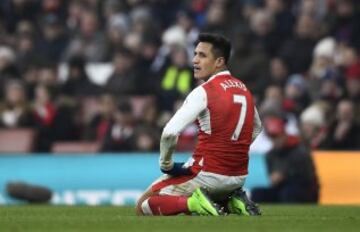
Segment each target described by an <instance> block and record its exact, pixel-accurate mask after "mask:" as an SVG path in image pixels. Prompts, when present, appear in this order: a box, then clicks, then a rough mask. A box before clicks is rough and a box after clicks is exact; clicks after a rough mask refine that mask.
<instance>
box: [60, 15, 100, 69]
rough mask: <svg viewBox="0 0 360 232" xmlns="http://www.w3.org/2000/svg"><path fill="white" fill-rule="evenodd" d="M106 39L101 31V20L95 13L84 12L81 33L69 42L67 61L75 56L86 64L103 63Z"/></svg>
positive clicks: (81, 20)
mask: <svg viewBox="0 0 360 232" xmlns="http://www.w3.org/2000/svg"><path fill="white" fill-rule="evenodd" d="M106 44H107V43H106V39H105V36H104V34H103V33H101V32H100V30H99V19H98V18H97V15H96V13H95V12H93V11H84V12H83V13H82V14H81V18H80V31H79V33H78V34H77V35H75V37H74V38H73V39H72V40H71V41H70V42H69V44H68V47H67V49H66V52H65V54H64V55H65V57H64V58H65V60H68V59H69V58H70V57H72V56H75V55H80V56H83V57H84V58H85V61H86V62H101V61H104V60H105V59H106V51H107V48H106Z"/></svg>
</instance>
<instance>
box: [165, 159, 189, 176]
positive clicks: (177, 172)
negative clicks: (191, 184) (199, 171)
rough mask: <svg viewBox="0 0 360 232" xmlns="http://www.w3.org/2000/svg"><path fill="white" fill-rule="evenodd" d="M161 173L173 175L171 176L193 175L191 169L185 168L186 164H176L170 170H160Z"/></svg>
mask: <svg viewBox="0 0 360 232" xmlns="http://www.w3.org/2000/svg"><path fill="white" fill-rule="evenodd" d="M160 170H161V172H163V173H165V174H168V175H171V176H186V175H191V174H192V172H191V170H190V168H186V167H184V163H177V162H175V163H174V166H173V167H172V168H171V169H169V170H164V169H162V168H160Z"/></svg>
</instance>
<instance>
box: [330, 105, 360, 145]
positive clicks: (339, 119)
mask: <svg viewBox="0 0 360 232" xmlns="http://www.w3.org/2000/svg"><path fill="white" fill-rule="evenodd" d="M327 144H328V147H327V148H328V149H331V150H356V149H359V148H360V127H359V125H358V124H356V122H355V113H354V103H353V102H352V101H350V100H346V99H345V100H342V101H340V102H339V104H338V105H337V109H336V119H335V121H334V122H333V123H332V124H331V125H330V127H329V130H328V141H327Z"/></svg>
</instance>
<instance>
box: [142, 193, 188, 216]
mask: <svg viewBox="0 0 360 232" xmlns="http://www.w3.org/2000/svg"><path fill="white" fill-rule="evenodd" d="M187 199H188V198H187V197H183V196H168V195H162V196H152V197H149V199H148V203H149V206H150V209H151V211H152V214H153V215H176V214H180V213H189V210H188V207H187Z"/></svg>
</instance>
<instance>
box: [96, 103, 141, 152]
mask: <svg viewBox="0 0 360 232" xmlns="http://www.w3.org/2000/svg"><path fill="white" fill-rule="evenodd" d="M133 135H134V116H133V113H132V108H131V105H130V104H129V102H127V101H124V102H121V103H120V104H119V106H118V108H117V110H116V111H115V112H114V114H113V117H112V120H111V122H110V124H109V126H108V128H107V131H106V135H105V138H104V140H103V143H102V147H101V151H102V152H119V151H131V149H132V146H131V144H132V140H133Z"/></svg>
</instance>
